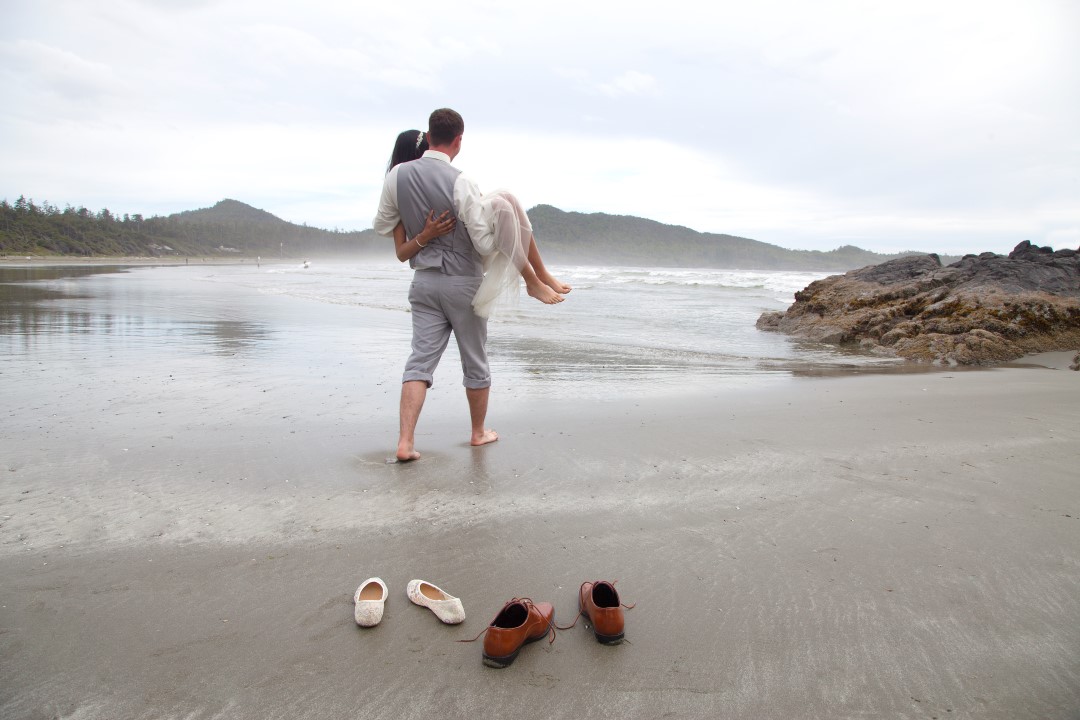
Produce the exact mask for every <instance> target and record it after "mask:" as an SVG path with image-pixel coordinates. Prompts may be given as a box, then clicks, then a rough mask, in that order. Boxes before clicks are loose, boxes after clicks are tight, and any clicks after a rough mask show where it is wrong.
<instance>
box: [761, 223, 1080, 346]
mask: <svg viewBox="0 0 1080 720" xmlns="http://www.w3.org/2000/svg"><path fill="white" fill-rule="evenodd" d="M757 327H758V328H759V329H762V330H775V331H779V332H783V333H787V334H789V335H792V336H794V337H798V338H802V339H806V340H814V341H818V342H825V343H835V344H846V345H853V346H858V347H861V348H862V349H864V350H867V351H869V352H872V353H875V354H879V355H891V356H897V357H902V358H907V359H910V360H919V361H926V362H935V363H942V364H950V365H957V364H959V365H988V364H994V363H999V362H1004V361H1007V360H1012V359H1015V358H1018V357H1021V356H1023V355H1026V354H1028V353H1033V352H1047V351H1051V350H1071V349H1076V348H1080V252H1077V251H1076V250H1058V251H1057V252H1054V251H1053V249H1051V248H1045V247H1043V248H1040V247H1036V246H1034V245H1032V244H1031V243H1029V242H1027V241H1024V242H1022V243H1020V244H1019V245H1017V246H1016V249H1014V250H1013V251H1012V252H1011V253H1009V255H1008V257H1005V256H1003V255H997V254H995V253H983V254H982V255H967V256H965V257H964V258H962V259H961V260H959V261H957V262H955V263H953V264H952V265H948V266H942V264H941V261H940V260H939V259H938V257H937V256H936V255H917V256H912V257H904V258H899V259H897V260H890V261H889V262H885V263H882V264H880V265H872V266H870V267H865V268H862V269H860V270H853V271H851V272H849V273H847V274H845V275H834V276H832V277H828V278H825V279H824V280H818V281H817V282H813V283H811V284H810V285H808V286H807V287H806V288H805V289H804V290H802V291H800V292H797V293H795V303H794V304H793V305H792V306H791V307H790V308H788V309H787V310H786V311H785V312H773V313H765V314H763V315H762V316H761V317H760V318H759V319H758V322H757Z"/></svg>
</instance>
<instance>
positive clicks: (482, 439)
mask: <svg viewBox="0 0 1080 720" xmlns="http://www.w3.org/2000/svg"><path fill="white" fill-rule="evenodd" d="M498 439H499V433H497V432H495V431H494V430H484V432H482V433H481V434H479V435H477V434H476V433H473V436H472V441H471V442H470V443H469V444H470V445H473V446H476V445H487V444H488V443H493V442H495V441H496V440H498Z"/></svg>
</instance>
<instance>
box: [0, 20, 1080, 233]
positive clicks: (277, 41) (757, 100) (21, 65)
mask: <svg viewBox="0 0 1080 720" xmlns="http://www.w3.org/2000/svg"><path fill="white" fill-rule="evenodd" d="M0 18H2V21H0V87H2V88H3V92H2V94H0V98H2V100H0V197H2V198H6V199H7V200H8V201H9V202H13V201H14V200H15V199H16V198H17V197H18V196H19V195H25V196H27V197H31V198H33V199H34V200H35V201H36V202H39V203H40V202H42V201H45V200H48V201H49V202H52V203H53V204H56V205H59V206H60V207H63V206H64V205H65V204H68V203H70V204H72V205H75V206H79V205H85V206H86V207H88V208H90V209H91V210H95V211H96V210H99V209H101V208H103V207H107V208H109V209H110V210H111V211H113V212H115V213H120V214H123V213H125V212H128V213H143V214H144V215H147V216H149V215H154V214H168V213H171V212H175V211H178V210H189V209H194V208H199V207H207V206H210V205H213V204H214V203H215V202H217V201H218V200H221V199H223V198H233V199H236V200H240V201H243V202H246V203H249V204H251V205H254V206H255V207H258V208H262V209H264V210H267V211H269V212H271V213H273V214H275V215H277V216H278V217H281V218H283V219H285V220H289V221H292V222H297V223H305V222H306V223H308V224H309V225H313V226H317V227H325V228H335V227H337V228H341V229H346V230H358V229H363V228H368V227H371V218H372V217H373V216H374V214H375V210H376V206H377V202H378V194H379V190H380V186H381V182H382V176H383V174H384V171H385V165H386V161H387V159H388V158H389V155H390V150H391V148H392V145H393V141H394V138H395V137H396V135H397V133H398V132H399V131H401V130H405V129H408V128H418V129H424V128H425V127H426V124H427V116H428V114H429V112H430V111H431V110H432V109H434V108H436V107H443V106H448V107H452V108H454V109H456V110H458V111H459V112H460V113H461V114H462V115H463V116H464V118H465V125H466V131H465V142H464V145H463V149H462V153H461V155H460V156H459V157H458V158H457V160H456V161H455V164H456V165H458V166H460V167H461V168H463V169H464V170H466V171H467V172H468V173H469V174H470V175H471V176H472V177H473V178H474V179H476V180H477V182H479V184H480V186H481V187H482V188H483V189H495V188H497V187H506V188H510V189H512V190H514V191H515V192H516V193H517V194H518V195H519V197H520V198H521V200H522V202H524V203H525V205H526V207H531V206H533V205H536V204H539V203H547V204H550V205H555V206H556V207H559V208H562V209H564V210H577V211H581V212H607V213H612V214H620V215H636V216H639V217H646V218H651V219H654V220H658V221H660V222H664V223H672V224H678V225H685V226H687V227H691V228H693V229H695V230H700V231H704V232H719V233H731V234H734V235H742V236H746V237H751V238H754V239H757V240H762V241H764V242H769V243H773V244H776V245H781V246H783V247H789V248H804V249H822V250H829V249H832V248H835V247H838V246H840V245H844V244H854V245H859V246H860V247H864V248H867V249H872V250H878V251H883V252H889V251H899V250H906V249H918V250H926V251H932V252H942V253H964V252H982V251H985V250H992V251H995V252H1008V251H1009V250H1010V249H1011V248H1012V247H1013V246H1014V245H1015V244H1016V243H1017V242H1019V241H1021V240H1025V239H1029V240H1031V241H1032V242H1035V243H1037V244H1043V245H1045V244H1049V245H1053V246H1054V247H1055V248H1062V247H1073V248H1076V247H1077V246H1080V3H1077V2H1074V1H1073V0H1062V1H1060V2H1053V1H1050V0H1016V1H1014V2H996V1H994V0H973V1H969V0H945V1H943V0H932V1H929V2H927V1H924V0H904V1H903V2H901V1H900V0H892V1H890V2H881V1H875V0H852V1H850V2H840V1H836V0H815V1H814V2H796V1H795V0H787V1H783V0H781V1H776V2H762V1H760V0H756V1H753V2H750V1H748V0H738V1H737V2H735V1H729V0H719V1H717V2H713V3H711V4H707V3H703V2H698V1H695V2H686V1H684V0H664V1H662V2H649V3H636V2H629V1H624V2H609V1H608V0H599V1H595V2H593V1H590V0H575V1H574V2H565V1H564V0H548V1H545V2H543V3H530V2H519V3H514V2H510V1H509V0H499V1H498V2H495V1H488V0H454V1H450V2H441V3H435V2H431V1H430V0H413V1H412V2H408V3H391V2H388V1H387V0H382V1H381V2H378V3H374V2H370V1H369V0H340V1H339V0H304V1H303V2H299V1H297V2H283V1H280V0H202V1H199V0H191V1H188V2H183V1H181V0H93V1H92V2H91V1H88V0H68V1H64V0H33V1H29V0H0ZM541 242H542V238H541Z"/></svg>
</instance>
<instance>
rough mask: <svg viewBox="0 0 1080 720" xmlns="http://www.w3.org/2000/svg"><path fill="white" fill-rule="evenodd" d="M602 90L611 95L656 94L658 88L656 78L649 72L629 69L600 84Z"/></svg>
mask: <svg viewBox="0 0 1080 720" xmlns="http://www.w3.org/2000/svg"><path fill="white" fill-rule="evenodd" d="M599 89H600V92H602V93H604V94H605V95H608V96H610V97H620V96H623V95H655V94H656V92H657V89H658V86H657V83H656V78H654V77H653V76H652V75H649V74H647V73H641V72H637V71H636V70H627V71H626V72H624V73H623V74H622V75H619V76H618V77H616V78H614V79H613V80H612V81H611V82H609V83H602V84H601V85H599Z"/></svg>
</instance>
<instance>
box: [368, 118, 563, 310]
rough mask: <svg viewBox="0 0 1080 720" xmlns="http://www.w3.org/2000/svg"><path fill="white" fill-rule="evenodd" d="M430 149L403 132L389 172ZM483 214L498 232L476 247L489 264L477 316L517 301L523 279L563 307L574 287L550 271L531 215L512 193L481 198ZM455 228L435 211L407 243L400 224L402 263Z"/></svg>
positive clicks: (418, 136) (533, 291)
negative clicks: (502, 302)
mask: <svg viewBox="0 0 1080 720" xmlns="http://www.w3.org/2000/svg"><path fill="white" fill-rule="evenodd" d="M427 149H428V144H427V139H426V138H425V137H424V133H422V132H420V131H419V130H406V131H404V132H402V133H400V134H399V135H398V137H397V142H396V143H395V144H394V151H393V153H392V154H391V156H390V163H389V164H388V165H387V168H386V171H387V172H390V169H391V168H393V167H394V166H395V165H398V164H400V163H403V162H409V161H410V160H416V159H418V158H420V157H421V156H422V155H423V154H424V152H425V151H426V150H427ZM481 211H482V213H483V216H484V219H485V221H487V223H488V225H489V227H491V229H492V230H493V236H492V237H493V240H492V241H491V242H490V244H487V245H484V246H480V247H477V248H476V250H477V252H479V253H480V255H481V257H483V259H484V279H483V281H482V282H481V283H480V287H479V289H477V291H476V295H475V296H474V297H473V301H472V305H473V310H474V311H475V312H476V314H477V315H479V316H480V317H483V318H487V317H490V316H491V311H492V309H493V308H494V306H495V304H496V302H497V301H498V300H499V299H500V298H506V299H511V298H515V297H516V296H517V293H518V291H519V289H520V286H519V284H518V276H519V275H520V276H521V278H522V279H523V280H524V281H525V291H526V292H527V293H528V294H529V296H530V297H533V298H536V299H537V300H539V301H540V302H542V303H545V304H548V305H554V304H555V303H560V302H562V301H563V295H565V294H566V293H568V292H570V290H571V288H570V286H569V285H567V284H565V283H563V282H560V281H559V280H557V279H556V278H555V276H553V275H552V274H551V273H550V272H548V269H547V267H546V266H545V265H544V260H543V258H541V257H540V250H539V248H537V246H536V238H535V237H533V231H532V224H531V223H530V222H529V216H528V215H526V214H525V209H524V208H522V207H521V203H520V202H518V199H517V198H516V197H514V195H513V194H511V193H510V192H509V191H507V190H497V191H495V192H491V193H487V194H485V195H484V196H483V197H482V198H481ZM456 223H457V219H456V218H454V217H452V216H451V215H450V211H446V212H444V213H443V214H442V215H440V216H438V217H436V216H435V211H431V212H429V214H428V217H427V221H426V222H425V224H424V229H423V230H421V231H420V232H419V233H418V234H417V235H416V237H414V238H407V237H406V234H405V226H404V225H403V224H402V223H398V225H397V227H395V228H394V245H395V247H396V251H397V258H398V260H400V261H402V262H405V261H406V260H408V259H409V258H411V257H412V256H414V255H416V254H417V253H418V252H420V249H421V247H423V246H425V245H427V243H428V241H430V240H433V239H434V238H437V237H439V236H440V235H445V234H447V233H448V232H451V231H452V230H453V229H454V225H455V224H456ZM410 241H416V242H410Z"/></svg>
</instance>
